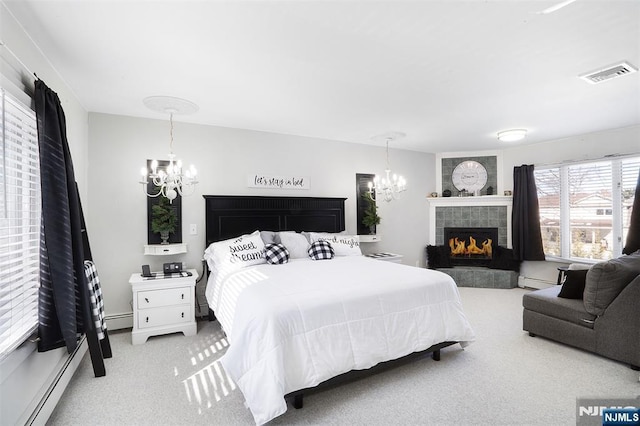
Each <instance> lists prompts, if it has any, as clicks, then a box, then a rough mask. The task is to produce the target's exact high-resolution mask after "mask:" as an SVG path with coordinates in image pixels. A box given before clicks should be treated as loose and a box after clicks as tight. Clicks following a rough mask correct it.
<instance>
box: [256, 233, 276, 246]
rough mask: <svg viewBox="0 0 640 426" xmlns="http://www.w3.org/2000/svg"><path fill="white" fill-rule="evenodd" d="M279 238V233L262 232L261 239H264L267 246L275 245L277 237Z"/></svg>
mask: <svg viewBox="0 0 640 426" xmlns="http://www.w3.org/2000/svg"><path fill="white" fill-rule="evenodd" d="M277 236H278V233H277V232H273V231H260V238H262V241H263V242H264V243H265V245H266V244H275V243H276V242H277V241H276V237H277Z"/></svg>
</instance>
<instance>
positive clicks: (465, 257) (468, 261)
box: [444, 228, 498, 266]
mask: <svg viewBox="0 0 640 426" xmlns="http://www.w3.org/2000/svg"><path fill="white" fill-rule="evenodd" d="M444 243H445V244H447V245H448V246H449V249H450V257H451V263H452V264H453V265H468V266H471V265H473V266H486V265H488V264H489V262H491V258H492V256H493V249H494V247H497V245H498V228H444Z"/></svg>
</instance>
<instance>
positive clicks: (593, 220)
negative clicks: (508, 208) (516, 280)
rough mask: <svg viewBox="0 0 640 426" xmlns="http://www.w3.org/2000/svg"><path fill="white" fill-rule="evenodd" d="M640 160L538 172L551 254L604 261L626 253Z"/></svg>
mask: <svg viewBox="0 0 640 426" xmlns="http://www.w3.org/2000/svg"><path fill="white" fill-rule="evenodd" d="M639 170H640V157H627V158H619V159H615V160H606V161H597V162H589V163H579V164H571V165H563V166H557V167H544V168H540V169H537V170H535V178H536V186H537V188H538V200H539V204H540V227H541V230H542V241H543V244H544V250H545V254H546V255H547V256H557V257H561V258H565V259H594V260H606V259H611V258H613V257H617V256H620V255H621V254H622V248H623V247H624V243H625V240H626V238H627V233H628V232H629V223H630V220H631V209H632V206H633V200H634V195H635V188H636V182H637V179H638V171H639Z"/></svg>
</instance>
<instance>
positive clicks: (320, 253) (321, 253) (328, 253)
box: [308, 240, 335, 260]
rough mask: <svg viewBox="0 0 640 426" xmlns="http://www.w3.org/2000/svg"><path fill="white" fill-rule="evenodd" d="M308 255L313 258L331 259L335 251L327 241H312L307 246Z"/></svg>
mask: <svg viewBox="0 0 640 426" xmlns="http://www.w3.org/2000/svg"><path fill="white" fill-rule="evenodd" d="M308 252H309V257H310V258H312V259H313V260H322V259H333V256H334V254H335V251H334V250H333V247H331V243H329V242H328V241H324V240H320V241H314V242H312V243H311V246H310V247H309V250H308Z"/></svg>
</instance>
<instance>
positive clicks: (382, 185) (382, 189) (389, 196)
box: [369, 132, 407, 202]
mask: <svg viewBox="0 0 640 426" xmlns="http://www.w3.org/2000/svg"><path fill="white" fill-rule="evenodd" d="M404 136H405V134H404V133H401V132H391V133H386V134H384V135H381V136H377V137H376V138H374V139H384V140H385V142H386V144H387V168H386V169H385V170H384V172H385V177H383V178H380V176H378V175H376V176H375V177H374V178H373V182H369V195H370V196H373V193H374V192H375V193H376V194H377V195H380V196H382V199H383V200H384V201H386V202H389V201H391V200H396V199H398V198H399V194H400V193H401V192H403V191H406V189H407V181H406V180H405V179H404V177H402V176H399V175H396V174H395V173H394V174H391V168H390V167H389V141H393V140H396V139H398V138H402V137H404Z"/></svg>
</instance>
